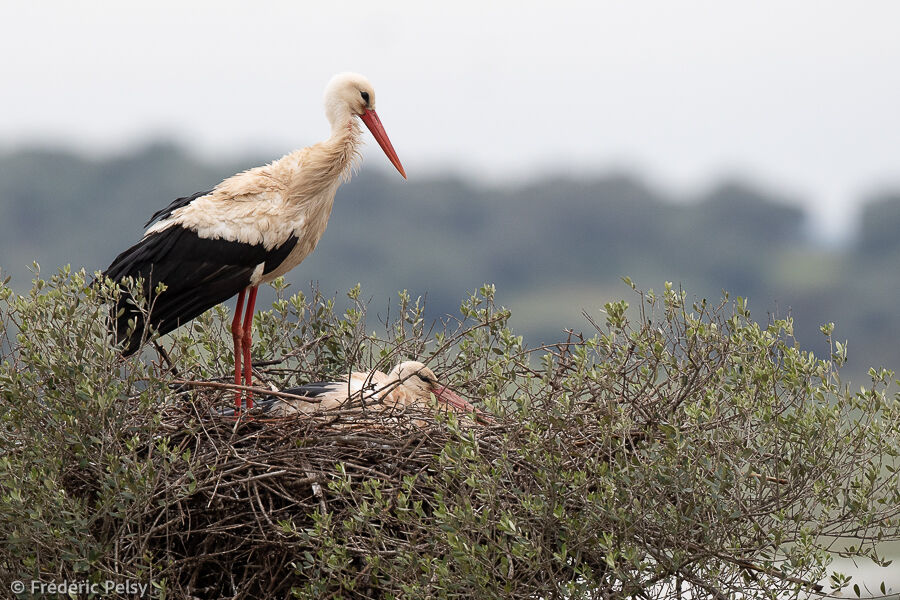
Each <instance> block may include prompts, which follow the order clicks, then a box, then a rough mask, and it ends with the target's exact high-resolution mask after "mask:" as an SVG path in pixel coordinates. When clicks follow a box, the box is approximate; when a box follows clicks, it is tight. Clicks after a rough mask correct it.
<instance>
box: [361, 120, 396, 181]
mask: <svg viewBox="0 0 900 600" xmlns="http://www.w3.org/2000/svg"><path fill="white" fill-rule="evenodd" d="M359 118H360V119H362V122H363V123H365V124H366V127H368V128H369V131H371V132H372V135H373V136H374V137H375V141H377V142H378V145H379V146H381V149H382V150H384V153H385V154H387V157H388V160H390V161H391V164H392V165H394V166H395V167H397V170H398V171H400V174H401V175H403V179H406V171H404V170H403V165H401V164H400V159H399V158H398V157H397V152H396V151H395V150H394V147H393V146H392V145H391V140H390V138H388V135H387V132H385V130H384V125H382V124H381V119H379V118H378V113H376V112H375V111H374V110H371V109H369V110H366V112H364V113H363V114H361V115H359Z"/></svg>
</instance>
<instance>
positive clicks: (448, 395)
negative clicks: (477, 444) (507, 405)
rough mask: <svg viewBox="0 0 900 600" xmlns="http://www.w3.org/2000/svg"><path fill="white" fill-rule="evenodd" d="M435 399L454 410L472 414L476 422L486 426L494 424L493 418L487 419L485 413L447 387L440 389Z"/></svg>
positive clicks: (435, 394) (436, 392)
mask: <svg viewBox="0 0 900 600" xmlns="http://www.w3.org/2000/svg"><path fill="white" fill-rule="evenodd" d="M434 397H435V399H437V401H438V402H443V403H445V404H448V405H450V406H452V407H453V408H454V409H456V410H457V411H458V412H467V413H471V414H473V415H475V420H476V421H478V422H479V423H484V424H491V423H493V420H492V419H491V418H489V417H487V416H486V415H485V414H484V413H483V412H481V411H480V410H478V409H477V408H475V407H474V406H473V405H472V404H471V403H469V402H468V401H467V400H465V399H464V398H461V397H460V396H458V395H457V394H456V392H454V391H453V390H451V389H450V388H449V387H447V386H443V387H441V388H439V389H438V390H437V391H435V393H434Z"/></svg>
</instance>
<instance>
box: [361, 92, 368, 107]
mask: <svg viewBox="0 0 900 600" xmlns="http://www.w3.org/2000/svg"><path fill="white" fill-rule="evenodd" d="M359 95H360V96H362V99H363V100H364V101H365V103H366V104H367V105H368V104H369V92H360V93H359Z"/></svg>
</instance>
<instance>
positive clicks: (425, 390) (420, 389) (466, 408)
mask: <svg viewBox="0 0 900 600" xmlns="http://www.w3.org/2000/svg"><path fill="white" fill-rule="evenodd" d="M390 375H391V377H392V378H396V379H397V380H398V381H399V382H400V385H403V386H405V387H406V388H407V389H408V390H409V391H410V392H412V393H413V397H416V398H427V397H428V395H429V394H434V397H435V399H437V401H438V402H441V403H444V404H447V405H449V406H451V407H453V408H454V409H456V410H458V411H461V412H468V413H474V412H475V407H474V406H472V405H471V404H469V403H468V402H467V401H466V400H464V399H462V398H460V397H459V396H458V395H457V394H456V392H454V391H453V390H451V389H450V388H449V387H447V386H445V385H442V384H441V383H440V382H439V381H438V379H437V377H436V376H435V374H434V371H432V370H431V369H429V368H428V367H426V366H425V365H423V364H422V363H420V362H418V361H415V360H407V361H404V362H402V363H400V364H399V365H397V366H396V367H394V370H393V371H391V373H390Z"/></svg>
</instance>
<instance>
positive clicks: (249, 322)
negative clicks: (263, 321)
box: [243, 285, 257, 410]
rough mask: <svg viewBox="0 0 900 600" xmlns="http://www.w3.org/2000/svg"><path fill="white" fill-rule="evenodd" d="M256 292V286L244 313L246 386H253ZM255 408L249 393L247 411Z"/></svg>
mask: <svg viewBox="0 0 900 600" xmlns="http://www.w3.org/2000/svg"><path fill="white" fill-rule="evenodd" d="M256 291H257V287H256V286H255V285H254V286H253V287H251V288H250V293H249V294H248V295H247V312H245V313H244V340H243V349H244V385H248V386H249V385H253V363H251V362H250V346H252V345H253V310H254V308H255V306H256ZM251 408H253V392H251V391H249V390H248V391H247V410H250V409H251Z"/></svg>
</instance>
